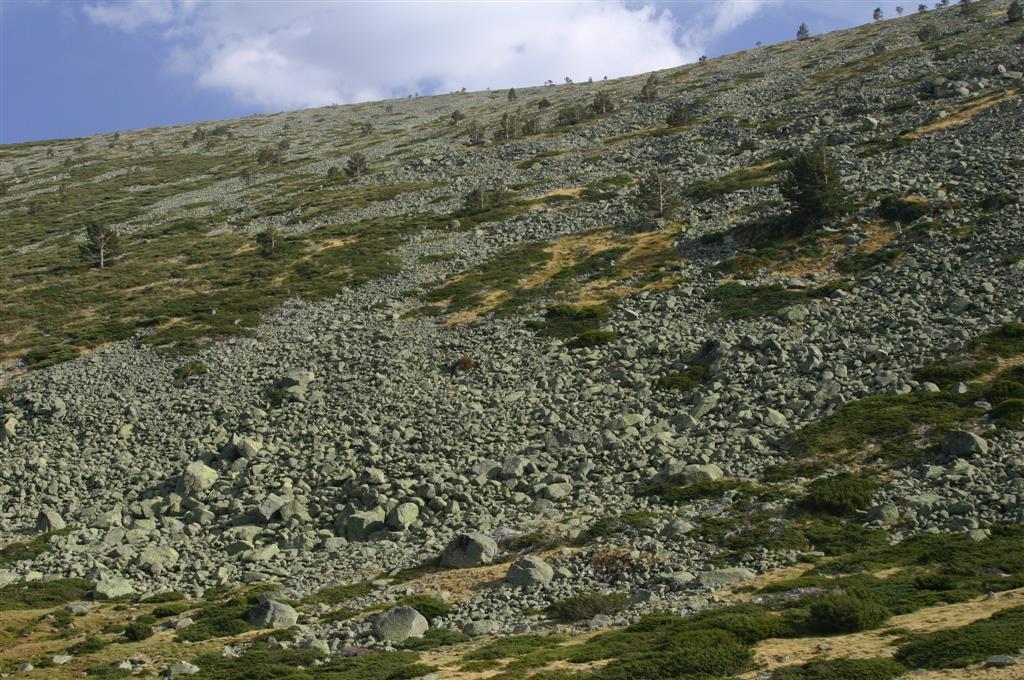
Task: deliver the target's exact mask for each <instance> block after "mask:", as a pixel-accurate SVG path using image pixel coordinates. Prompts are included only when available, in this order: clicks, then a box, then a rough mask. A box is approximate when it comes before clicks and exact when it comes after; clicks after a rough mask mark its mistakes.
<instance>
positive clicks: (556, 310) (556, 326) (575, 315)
mask: <svg viewBox="0 0 1024 680" xmlns="http://www.w3.org/2000/svg"><path fill="white" fill-rule="evenodd" d="M610 313H611V310H609V309H608V307H606V306H605V305H583V306H575V305H555V306H553V307H549V308H548V310H547V312H545V314H544V319H543V320H542V321H533V322H530V323H529V326H530V327H531V328H533V329H534V330H535V331H537V333H538V334H539V335H541V336H543V337H549V338H563V339H568V338H573V337H576V336H578V335H579V334H580V333H584V332H586V331H591V330H597V329H599V328H600V326H601V324H602V323H603V322H604V320H605V319H607V318H608V315H609V314H610Z"/></svg>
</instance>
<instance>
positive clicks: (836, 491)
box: [800, 472, 875, 516]
mask: <svg viewBox="0 0 1024 680" xmlns="http://www.w3.org/2000/svg"><path fill="white" fill-rule="evenodd" d="M874 491H875V483H874V482H873V481H871V480H868V479H862V478H859V477H855V476H854V475H852V474H850V473H846V472H844V473H840V474H838V475H835V476H833V477H826V478H824V479H818V480H815V481H814V482H812V483H811V485H810V487H809V488H808V491H807V495H806V496H804V498H802V499H801V501H800V505H801V506H803V507H804V508H806V509H808V510H812V511H815V512H825V513H828V514H831V515H840V516H842V515H852V514H853V513H854V512H856V511H857V510H863V509H864V508H866V507H867V506H868V504H870V503H871V494H872V493H874Z"/></svg>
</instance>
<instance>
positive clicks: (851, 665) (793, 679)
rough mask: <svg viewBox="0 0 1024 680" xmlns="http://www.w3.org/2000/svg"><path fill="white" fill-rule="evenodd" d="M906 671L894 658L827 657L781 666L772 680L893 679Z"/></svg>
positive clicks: (773, 674)
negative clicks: (797, 664) (798, 664)
mask: <svg viewBox="0 0 1024 680" xmlns="http://www.w3.org/2000/svg"><path fill="white" fill-rule="evenodd" d="M906 672H907V669H906V668H904V667H903V665H902V664H900V663H899V662H897V661H893V660H892V659H826V660H821V661H811V662H809V663H805V664H803V665H802V666H786V667H785V668H780V669H778V670H776V671H775V672H774V673H772V680H893V678H897V677H899V676H901V675H903V674H904V673H906Z"/></svg>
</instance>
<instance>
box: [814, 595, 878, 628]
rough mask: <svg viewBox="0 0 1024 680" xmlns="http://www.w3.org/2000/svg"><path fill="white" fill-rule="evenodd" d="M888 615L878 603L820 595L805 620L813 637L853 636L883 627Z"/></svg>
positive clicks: (845, 596)
mask: <svg viewBox="0 0 1024 680" xmlns="http://www.w3.org/2000/svg"><path fill="white" fill-rule="evenodd" d="M890 613H891V612H890V611H889V610H888V609H886V608H885V607H884V606H883V605H882V604H880V603H879V602H877V601H875V600H873V599H870V598H865V597H858V596H856V595H850V594H842V595H823V596H821V597H820V598H818V599H816V600H815V601H814V602H813V603H812V604H811V608H810V612H809V615H808V617H807V627H808V629H810V630H811V631H813V632H815V633H856V632H858V631H862V630H871V629H872V628H877V627H878V626H880V625H882V623H884V622H885V620H886V619H887V618H889V616H890Z"/></svg>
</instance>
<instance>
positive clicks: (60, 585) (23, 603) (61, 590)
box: [0, 578, 92, 612]
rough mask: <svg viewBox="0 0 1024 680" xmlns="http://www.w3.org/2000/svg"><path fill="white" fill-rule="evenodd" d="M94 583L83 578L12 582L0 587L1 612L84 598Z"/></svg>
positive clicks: (64, 602) (46, 605)
mask: <svg viewBox="0 0 1024 680" xmlns="http://www.w3.org/2000/svg"><path fill="white" fill-rule="evenodd" d="M91 590H92V583H90V582H89V581H86V580H85V579H81V578H59V579H54V580H52V581H30V582H28V583H12V584H11V585H9V586H4V587H3V588H0V612H2V611H10V610H15V609H48V608H51V607H56V606H57V605H61V604H66V603H68V602H74V601H75V600H81V599H84V598H85V597H86V596H87V595H88V594H89V591H91Z"/></svg>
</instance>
